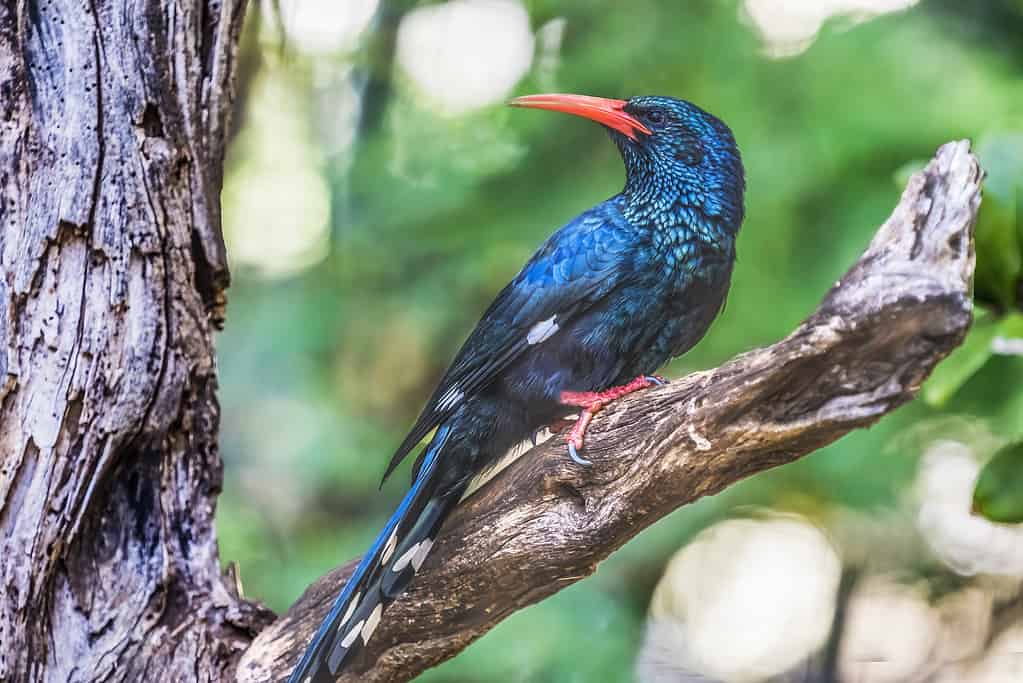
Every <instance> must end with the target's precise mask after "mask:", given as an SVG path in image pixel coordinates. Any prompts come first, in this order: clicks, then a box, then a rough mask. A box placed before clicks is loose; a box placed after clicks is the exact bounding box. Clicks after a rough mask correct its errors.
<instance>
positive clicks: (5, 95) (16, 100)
mask: <svg viewBox="0 0 1023 683" xmlns="http://www.w3.org/2000/svg"><path fill="white" fill-rule="evenodd" d="M244 4H245V3H244V0H222V1H220V2H208V3H203V2H199V1H196V0H182V1H181V2H175V3H167V2H160V1H157V0H149V1H142V2H126V1H125V0H91V1H90V2H77V3H65V2H27V1H26V0H9V1H7V2H4V3H3V4H2V6H0V94H2V101H0V107H2V110H0V222H2V232H0V260H2V268H3V275H4V277H3V281H2V282H0V312H2V315H0V377H2V378H3V384H2V388H0V401H2V402H0V580H2V582H3V599H2V600H0V680H2V681H17V682H19V683H20V682H22V681H54V682H58V681H59V682H60V683H64V682H65V681H93V680H104V681H140V680H151V681H191V680H202V681H222V680H225V679H226V677H227V676H228V675H229V673H228V672H229V669H230V668H231V667H232V665H233V663H234V662H235V660H236V659H237V656H238V653H239V652H241V650H243V649H244V648H245V647H246V646H247V645H248V644H249V641H250V639H251V635H252V633H253V632H254V631H255V630H257V629H258V628H259V627H260V626H261V625H262V624H263V623H264V622H265V613H263V612H261V611H260V610H258V609H256V608H253V607H250V606H249V605H247V604H246V603H245V602H244V601H241V600H239V599H238V597H237V596H236V593H235V591H234V590H233V588H232V584H231V582H230V581H228V580H226V579H225V578H224V577H222V576H221V572H220V567H219V560H218V557H217V546H216V536H215V534H214V529H213V509H214V503H215V499H216V495H217V492H218V491H219V489H220V482H221V461H220V458H219V455H218V453H217V441H216V439H217V427H218V421H219V415H218V406H217V402H216V396H215V390H216V375H215V372H214V364H213V343H212V331H213V328H214V326H215V325H216V324H217V321H218V320H219V319H220V315H221V312H222V311H221V309H222V306H223V302H224V299H223V290H224V288H225V287H226V285H227V280H228V274H227V266H226V260H225V254H224V245H223V242H222V239H221V234H220V216H219V192H220V185H221V172H222V158H223V152H224V138H225V134H226V130H227V127H228V115H229V112H230V108H231V107H230V105H231V100H232V87H233V86H232V82H233V71H234V55H235V50H236V43H237V39H238V33H239V30H240V27H241V22H242V14H243V10H244Z"/></svg>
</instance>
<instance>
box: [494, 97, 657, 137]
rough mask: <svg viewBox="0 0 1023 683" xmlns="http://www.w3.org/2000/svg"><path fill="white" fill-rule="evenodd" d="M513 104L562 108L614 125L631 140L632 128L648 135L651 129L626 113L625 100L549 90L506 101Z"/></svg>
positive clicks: (539, 107) (551, 108) (598, 121)
mask: <svg viewBox="0 0 1023 683" xmlns="http://www.w3.org/2000/svg"><path fill="white" fill-rule="evenodd" d="M508 104H509V105H511V106H513V107H530V108H532V109H550V110H551V111H562V112H565V113H566V114H575V115H576V116H582V117H584V118H587V119H592V120H594V121H596V122H597V123H602V124H604V125H605V126H607V127H608V128H614V129H615V130H616V131H618V132H619V133H621V134H623V135H626V136H628V137H630V138H632V139H633V140H635V139H636V131H639V132H641V133H645V134H647V135H650V134H651V132H652V131H651V130H650V129H649V128H647V127H646V126H644V125H643V124H642V123H641V122H640V121H639V119H637V118H635V117H633V116H632V115H631V114H628V113H626V111H625V105H626V104H628V103H627V102H626V101H625V100H610V99H607V98H604V97H589V96H588V95H562V94H558V93H551V94H549V95H526V96H525V97H516V98H515V99H514V100H512V101H511V102H509V103H508Z"/></svg>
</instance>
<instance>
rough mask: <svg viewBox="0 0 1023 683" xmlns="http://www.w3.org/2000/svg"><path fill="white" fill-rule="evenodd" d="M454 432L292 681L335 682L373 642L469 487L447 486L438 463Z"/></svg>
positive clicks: (443, 434)
mask: <svg viewBox="0 0 1023 683" xmlns="http://www.w3.org/2000/svg"><path fill="white" fill-rule="evenodd" d="M450 430H451V427H450V426H448V425H442V426H441V427H439V428H438V429H437V433H436V435H435V436H434V438H433V441H431V442H430V445H429V446H427V449H426V452H425V453H424V456H423V461H422V466H421V467H420V469H419V473H418V476H416V480H415V482H413V484H412V488H411V489H409V492H408V493H407V494H406V495H405V497H404V498H403V499H402V501H401V505H399V506H398V509H397V510H396V511H395V513H394V514H393V515H391V518H390V519H389V520H388V522H387V525H386V526H384V529H383V531H381V532H380V535H379V536H377V538H376V540H375V541H373V545H372V546H371V547H370V549H369V552H367V553H366V554H365V556H363V558H362V562H360V563H359V566H358V568H357V569H356V570H355V572H354V573H353V574H352V576H351V578H350V579H348V583H346V584H345V587H344V590H342V591H341V595H340V596H338V599H337V601H336V602H335V603H334V606H333V607H332V608H331V610H330V613H329V614H328V615H327V618H326V619H324V620H323V623H322V624H321V625H320V628H319V630H318V631H317V632H316V635H315V636H314V637H313V640H312V642H311V643H310V644H309V647H308V649H307V650H306V651H305V654H304V655H302V660H301V661H300V662H299V663H298V666H297V667H295V670H294V671H293V672H292V674H291V678H289V679H288V683H334V681H335V680H336V679H337V677H338V676H339V675H340V674H341V671H342V668H343V666H344V664H345V662H346V661H350V660H351V658H352V655H353V653H354V652H355V651H357V650H359V649H360V648H362V647H365V645H366V643H367V642H369V638H370V636H372V635H373V631H374V630H375V629H376V627H377V625H378V624H379V623H380V617H381V614H382V613H383V610H384V609H385V608H386V607H387V606H388V605H389V604H390V603H391V602H393V601H394V599H395V598H396V597H398V595H400V594H401V592H402V591H404V590H405V588H406V587H407V586H408V584H409V582H410V581H411V580H412V577H413V576H414V575H415V573H416V572H417V571H418V570H419V568H420V567H421V566H422V564H423V561H424V560H425V559H426V555H427V553H428V552H429V551H430V548H431V547H432V546H433V541H434V539H435V538H436V536H437V532H438V531H440V526H441V524H442V523H443V522H444V519H445V518H446V517H447V516H448V514H450V512H451V511H452V510H453V509H454V508H455V506H456V505H458V500H459V499H460V498H461V496H462V493H463V492H464V490H465V486H466V483H460V482H455V483H454V486H451V485H442V484H447V482H444V478H443V476H442V475H443V471H442V470H440V469H439V468H438V466H437V464H438V459H439V456H440V453H441V451H442V450H443V448H444V445H445V443H446V442H447V440H448V437H449V436H450Z"/></svg>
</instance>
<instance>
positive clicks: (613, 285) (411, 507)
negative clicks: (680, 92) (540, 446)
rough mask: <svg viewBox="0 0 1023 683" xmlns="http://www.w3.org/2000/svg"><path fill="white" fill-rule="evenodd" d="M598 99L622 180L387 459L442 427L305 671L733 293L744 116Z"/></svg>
mask: <svg viewBox="0 0 1023 683" xmlns="http://www.w3.org/2000/svg"><path fill="white" fill-rule="evenodd" d="M554 97H560V98H563V99H566V98H565V96H554ZM580 99H582V98H580ZM601 102H609V103H614V105H615V107H617V108H614V109H613V110H612V109H607V110H606V111H604V110H601V111H600V112H599V116H600V117H601V118H598V116H597V115H591V114H589V113H584V115H587V116H591V118H597V120H601V121H602V122H605V123H607V125H608V126H609V130H610V132H611V137H612V139H613V140H614V142H615V144H616V145H617V146H618V149H619V150H620V152H621V155H622V158H623V160H624V162H625V167H626V183H625V188H624V190H623V191H622V192H621V193H620V194H618V195H616V196H614V197H612V198H610V199H608V200H607V201H605V202H602V203H601V204H599V205H597V206H595V207H593V208H592V209H590V210H588V211H586V212H584V213H583V214H581V215H580V216H578V217H577V218H575V219H574V220H573V221H571V222H570V223H569V224H568V225H566V226H565V227H563V228H561V229H560V230H559V231H557V232H556V233H554V234H553V235H552V236H551V237H550V238H549V239H548V240H547V241H546V242H545V243H544V244H543V245H542V246H541V247H540V249H539V250H538V251H537V252H536V254H535V255H534V256H533V258H532V259H530V261H529V262H528V263H527V264H526V265H525V266H524V267H523V269H522V271H521V272H520V273H519V274H518V275H517V276H516V277H515V279H514V280H512V282H511V283H510V284H509V285H508V286H507V287H505V288H504V290H502V291H501V293H500V294H498V296H497V298H496V299H495V301H494V303H493V304H492V305H491V306H490V308H489V309H488V310H487V311H486V313H484V315H483V317H482V319H481V320H480V322H479V324H478V325H477V326H476V329H475V330H474V331H473V332H472V334H471V335H470V336H469V338H468V340H467V341H466V342H465V344H464V345H463V347H462V349H461V350H460V351H459V353H458V355H457V356H456V357H455V360H454V361H453V363H452V365H451V367H450V369H449V370H448V371H447V373H446V374H445V375H444V377H443V378H442V380H441V382H440V384H439V386H438V387H437V389H436V390H435V391H434V393H433V396H432V397H431V398H430V400H429V401H428V402H427V405H426V407H425V409H424V410H423V412H422V414H421V415H420V417H419V419H418V420H417V422H416V424H415V425H414V426H413V428H412V430H411V431H410V433H409V435H408V437H406V439H405V440H404V442H403V443H402V444H401V446H400V447H399V448H398V450H397V452H396V453H395V455H394V457H393V458H392V460H391V463H390V465H389V466H388V468H387V474H390V473H391V471H392V470H393V469H394V467H395V466H397V464H398V463H399V462H400V461H401V460H402V459H403V458H404V457H405V456H406V455H408V453H409V452H410V451H411V450H412V449H413V448H414V447H415V446H416V445H417V444H418V443H419V442H420V441H421V440H422V439H423V438H424V437H426V436H427V435H428V434H429V433H430V432H431V431H433V430H434V429H436V430H437V431H436V434H435V436H434V438H433V440H432V441H431V443H430V445H429V446H427V448H426V449H425V450H424V455H423V456H421V458H420V462H418V463H417V466H416V468H415V478H414V482H413V487H412V489H411V490H410V493H409V495H408V496H406V499H405V501H403V503H402V506H401V507H400V508H399V512H398V513H396V514H395V516H394V517H393V518H392V520H391V522H389V524H388V526H387V528H386V529H385V531H384V533H382V534H381V536H380V537H379V538H378V540H377V542H376V543H375V544H374V546H373V548H372V549H371V551H370V553H369V554H368V555H367V557H366V558H364V560H363V562H362V564H361V565H360V567H359V569H358V570H356V573H355V575H354V576H353V577H352V579H350V580H349V582H348V584H347V585H346V586H345V590H344V592H343V593H342V595H341V597H340V598H339V599H338V601H337V603H336V604H335V606H334V609H333V610H332V612H331V615H330V616H329V617H328V619H327V620H326V621H325V622H324V624H323V625H322V626H321V628H320V630H319V632H318V633H317V635H316V637H315V638H314V640H313V643H312V644H311V646H310V648H309V650H308V651H307V652H306V654H305V656H304V657H303V660H302V662H301V663H300V665H299V667H298V668H296V670H295V673H294V674H293V675H292V678H291V681H293V682H294V683H300V682H304V681H307V680H311V681H317V682H322V681H333V680H334V679H335V678H336V677H337V676H338V675H339V674H340V671H341V670H342V668H343V667H347V666H351V665H352V664H353V662H354V660H355V659H356V658H357V656H358V653H359V652H360V651H363V647H364V645H365V643H366V642H368V640H369V636H370V635H372V632H373V630H374V629H375V628H376V625H377V623H379V621H380V618H381V613H382V611H383V608H384V607H386V605H387V604H389V603H390V602H391V601H393V600H394V599H395V598H396V597H397V596H398V595H399V594H400V593H401V592H402V591H403V590H404V589H405V587H407V584H408V582H409V581H410V580H411V578H412V576H413V574H414V573H415V571H417V570H418V568H419V567H420V566H421V565H422V562H423V561H424V559H425V557H426V553H427V552H428V551H429V548H430V546H431V545H432V543H433V539H434V538H435V537H436V534H437V533H438V531H439V529H440V525H441V523H442V522H443V520H444V518H445V517H446V516H447V515H448V513H449V512H450V511H451V510H452V509H453V508H454V507H455V505H457V502H458V500H459V498H460V497H461V495H462V493H463V492H464V491H465V488H466V486H467V485H468V483H469V481H470V480H471V479H472V478H473V477H474V476H475V475H476V474H478V473H480V472H481V471H482V470H484V469H486V468H487V467H488V466H489V465H492V464H493V463H494V462H496V461H497V460H498V459H499V458H500V457H501V456H502V455H503V454H504V453H505V452H507V451H508V449H509V448H511V447H512V446H514V445H515V444H516V443H518V442H520V441H522V440H524V439H526V438H528V437H529V435H530V434H532V433H533V432H535V431H536V430H537V429H540V428H542V427H544V426H546V425H548V424H550V423H552V422H554V421H556V420H557V419H559V418H561V417H564V416H565V415H566V414H570V413H571V412H573V411H574V410H575V408H572V407H571V405H566V402H567V401H566V399H565V397H566V396H567V395H573V394H577V393H579V392H598V391H601V390H604V389H607V388H609V387H613V386H617V385H622V384H625V383H626V382H629V380H632V379H633V378H635V377H637V376H643V375H649V374H650V373H653V372H654V371H656V370H657V368H659V367H660V366H661V365H663V364H664V363H665V362H666V361H667V360H668V359H669V358H671V357H672V356H676V355H679V354H681V353H684V352H685V351H687V350H688V349H689V348H691V347H692V346H693V345H694V344H695V343H696V342H697V341H699V339H700V338H701V337H702V336H703V335H704V333H705V332H706V330H707V328H708V327H709V325H710V323H711V322H712V321H713V319H714V317H715V316H716V315H717V313H718V312H719V311H720V309H721V307H722V305H723V304H724V301H725V296H726V294H727V292H728V286H729V281H730V278H731V272H732V265H733V263H734V261H735V238H736V236H737V234H738V232H739V228H740V226H741V224H742V220H743V192H744V180H743V168H742V162H741V159H740V156H739V151H738V148H737V147H736V144H735V140H734V138H733V137H732V134H731V131H729V129H728V128H727V126H725V124H724V123H722V122H721V121H719V120H718V119H716V118H714V117H713V116H711V115H710V114H708V113H706V112H704V111H703V110H701V109H699V108H698V107H696V106H695V105H693V104H690V103H688V102H685V101H682V100H676V99H672V98H668V97H636V98H633V99H630V100H628V101H627V102H620V101H617V100H614V101H612V100H606V101H601ZM559 106H560V105H559ZM586 106H587V107H590V106H591V104H590V103H589V102H587V104H586ZM545 108H554V107H551V106H546V105H545ZM561 110H563V111H568V109H564V108H563V109H561ZM609 112H610V113H609ZM573 113H579V112H573ZM608 121H612V123H608ZM623 121H624V122H625V123H622V122H623ZM641 131H646V132H641ZM572 405H581V404H578V403H575V404H572ZM385 476H386V475H385ZM362 664H363V665H368V663H367V662H362Z"/></svg>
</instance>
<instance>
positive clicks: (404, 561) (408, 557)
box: [391, 543, 421, 574]
mask: <svg viewBox="0 0 1023 683" xmlns="http://www.w3.org/2000/svg"><path fill="white" fill-rule="evenodd" d="M420 545H421V544H420V543H416V544H415V545H414V546H412V547H411V548H409V549H408V550H406V551H405V554H404V555H402V556H401V557H399V558H398V561H397V562H395V563H394V566H393V567H391V571H392V572H394V573H395V574H397V573H398V572H400V571H402V570H403V569H405V567H407V566H408V564H409V562H411V561H412V558H413V557H415V555H416V552H417V551H418V550H419V546H420Z"/></svg>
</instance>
